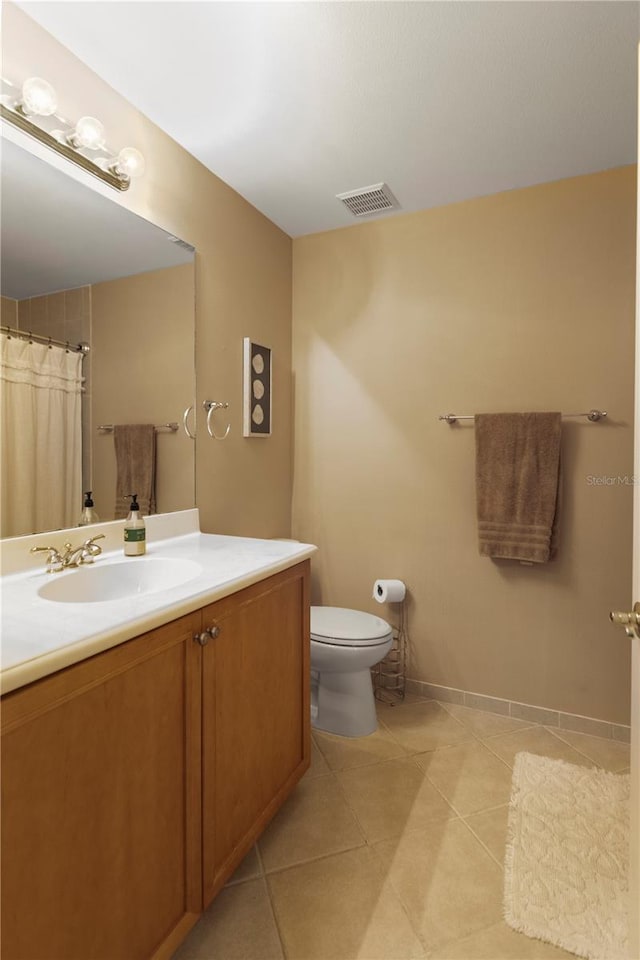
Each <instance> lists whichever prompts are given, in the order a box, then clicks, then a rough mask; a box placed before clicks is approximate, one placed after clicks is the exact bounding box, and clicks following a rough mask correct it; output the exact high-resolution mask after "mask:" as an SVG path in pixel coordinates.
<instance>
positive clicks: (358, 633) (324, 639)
mask: <svg viewBox="0 0 640 960" xmlns="http://www.w3.org/2000/svg"><path fill="white" fill-rule="evenodd" d="M392 636H393V630H392V629H391V627H390V626H389V624H388V623H387V622H386V620H383V619H382V618H381V617H376V616H374V615H373V614H371V613H363V612H362V611H361V610H349V609H348V608H346V607H311V639H312V640H315V641H316V643H325V644H330V645H331V646H339V647H373V646H379V645H380V644H383V643H386V642H387V641H388V640H389V639H390V638H391V637H392Z"/></svg>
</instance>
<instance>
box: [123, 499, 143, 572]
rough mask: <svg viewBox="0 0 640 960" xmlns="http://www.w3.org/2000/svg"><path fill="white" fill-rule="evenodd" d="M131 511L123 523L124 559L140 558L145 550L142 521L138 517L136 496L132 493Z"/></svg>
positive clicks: (138, 508)
mask: <svg viewBox="0 0 640 960" xmlns="http://www.w3.org/2000/svg"><path fill="white" fill-rule="evenodd" d="M130 497H131V509H130V511H129V516H128V517H127V519H126V520H125V522H124V555H125V557H141V556H142V555H143V554H144V553H145V551H146V549H147V545H146V534H147V531H146V529H145V526H144V520H143V519H142V517H141V516H140V507H139V505H138V494H137V493H132V494H130Z"/></svg>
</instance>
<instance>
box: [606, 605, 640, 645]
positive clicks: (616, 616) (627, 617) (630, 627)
mask: <svg viewBox="0 0 640 960" xmlns="http://www.w3.org/2000/svg"><path fill="white" fill-rule="evenodd" d="M609 619H610V620H611V621H612V623H619V624H620V625H621V626H623V627H624V632H625V633H626V635H627V636H628V637H640V632H638V626H640V603H634V605H633V610H632V611H631V613H625V612H624V611H621V610H612V611H611V612H610V613H609Z"/></svg>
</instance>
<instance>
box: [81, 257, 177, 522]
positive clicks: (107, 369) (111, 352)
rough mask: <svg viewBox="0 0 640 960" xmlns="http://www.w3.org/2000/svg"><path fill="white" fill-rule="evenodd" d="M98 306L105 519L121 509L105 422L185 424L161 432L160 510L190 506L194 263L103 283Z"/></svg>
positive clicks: (99, 458)
mask: <svg viewBox="0 0 640 960" xmlns="http://www.w3.org/2000/svg"><path fill="white" fill-rule="evenodd" d="M91 305H92V311H91V313H92V341H91V346H92V351H91V352H92V360H93V362H92V370H91V375H92V376H91V381H92V382H91V420H92V426H93V429H92V440H93V443H92V449H93V469H92V480H91V483H90V484H89V486H91V487H92V489H93V500H94V503H95V506H96V510H97V511H98V514H99V516H100V519H101V520H112V519H113V517H114V515H115V489H116V458H115V448H114V443H113V434H108V433H102V434H101V433H99V432H98V429H97V428H98V425H99V424H104V423H153V424H158V425H160V424H163V423H169V422H171V421H177V422H178V423H179V424H180V429H179V430H178V432H177V433H167V432H164V431H159V432H158V434H157V438H156V455H157V462H156V504H157V510H158V513H168V512H170V511H172V510H186V509H189V508H190V507H192V506H193V504H194V502H195V476H194V458H193V441H192V440H189V438H188V437H187V435H186V434H185V433H184V431H183V429H182V413H183V411H184V410H185V409H186V407H188V406H189V405H190V404H192V403H193V395H194V389H195V375H194V335H193V305H194V304H193V265H192V264H184V265H183V266H180V267H170V268H168V269H166V270H153V271H150V272H149V273H141V274H137V275H136V276H132V277H123V278H122V279H119V280H110V281H108V282H106V283H96V284H94V285H93V287H92V288H91ZM131 492H132V493H135V492H136V491H133V490H132V491H131Z"/></svg>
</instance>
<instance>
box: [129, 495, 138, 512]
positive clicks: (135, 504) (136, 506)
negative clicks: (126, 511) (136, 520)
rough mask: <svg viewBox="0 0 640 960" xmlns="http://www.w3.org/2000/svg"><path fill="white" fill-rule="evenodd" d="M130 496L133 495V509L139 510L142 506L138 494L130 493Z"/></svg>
mask: <svg viewBox="0 0 640 960" xmlns="http://www.w3.org/2000/svg"><path fill="white" fill-rule="evenodd" d="M129 496H130V497H131V510H139V509H140V506H139V504H138V494H137V493H130V494H129Z"/></svg>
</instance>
